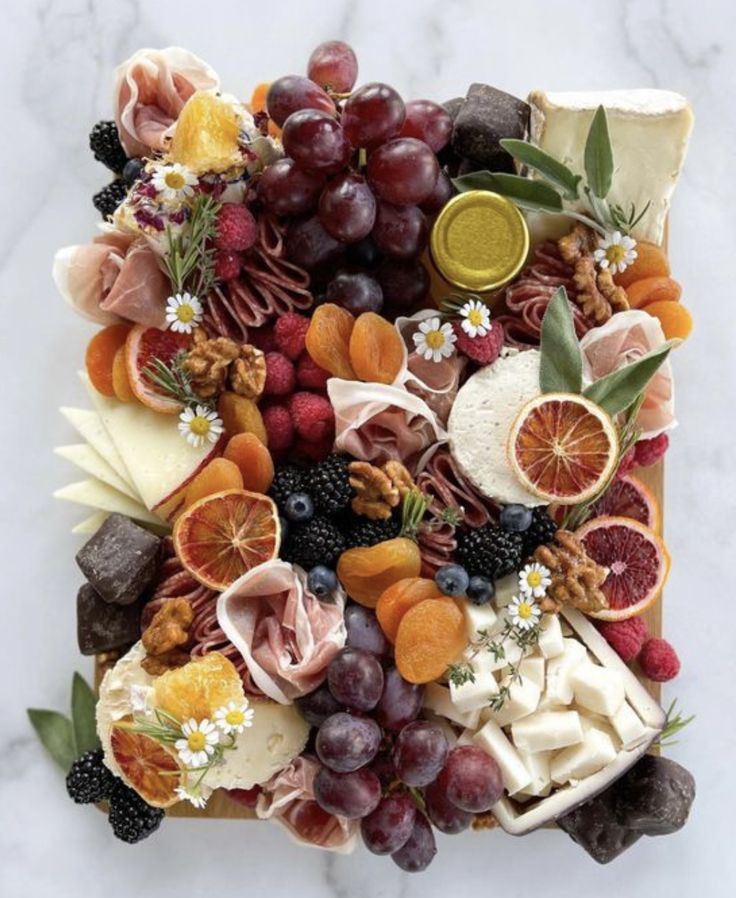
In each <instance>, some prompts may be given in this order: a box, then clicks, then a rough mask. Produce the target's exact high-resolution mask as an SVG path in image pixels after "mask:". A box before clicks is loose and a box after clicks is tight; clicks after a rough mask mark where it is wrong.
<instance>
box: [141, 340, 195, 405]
mask: <svg viewBox="0 0 736 898" xmlns="http://www.w3.org/2000/svg"><path fill="white" fill-rule="evenodd" d="M191 342H192V338H191V337H190V336H189V335H188V334H178V333H175V332H174V331H160V330H159V329H158V328H156V327H144V326H143V325H142V324H137V325H136V326H135V327H134V328H133V329H132V330H131V332H130V333H129V334H128V339H127V340H126V341H125V363H126V366H127V369H128V380H129V381H130V389H131V390H132V392H133V395H134V396H135V397H136V399H139V400H140V401H141V402H142V403H143V405H147V406H148V408H151V409H153V410H154V411H155V412H163V413H164V414H167V415H175V414H177V413H178V412H180V411H181V410H182V408H183V406H182V404H181V402H177V401H176V400H175V399H171V398H169V397H168V396H165V395H164V394H163V393H162V392H161V388H160V387H159V386H158V385H157V384H156V383H155V382H154V381H153V380H152V379H151V377H150V374H149V371H150V367H151V365H152V364H153V362H154V361H155V360H158V361H160V362H163V363H164V364H165V365H170V364H171V360H172V359H173V358H174V356H175V355H176V354H177V353H178V352H182V351H183V350H186V349H188V348H189V347H190V345H191Z"/></svg>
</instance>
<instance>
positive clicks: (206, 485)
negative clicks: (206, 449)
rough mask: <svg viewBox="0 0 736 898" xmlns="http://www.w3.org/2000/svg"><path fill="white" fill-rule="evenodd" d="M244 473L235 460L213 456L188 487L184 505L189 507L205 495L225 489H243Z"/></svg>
mask: <svg viewBox="0 0 736 898" xmlns="http://www.w3.org/2000/svg"><path fill="white" fill-rule="evenodd" d="M242 489H243V475H242V474H241V473H240V468H239V467H238V466H237V465H236V464H235V462H232V461H228V459H226V458H213V459H212V461H211V462H208V464H206V465H205V466H204V467H203V468H202V470H201V471H200V472H199V474H197V476H196V477H195V478H194V479H193V480H192V482H191V483H190V484H189V486H188V487H187V491H186V493H185V494H184V506H185V508H189V506H190V505H194V503H195V502H198V501H199V500H200V499H204V497H205V496H212V495H213V494H214V493H221V492H222V491H223V490H242Z"/></svg>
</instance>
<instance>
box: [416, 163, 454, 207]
mask: <svg viewBox="0 0 736 898" xmlns="http://www.w3.org/2000/svg"><path fill="white" fill-rule="evenodd" d="M454 193H455V188H454V187H453V186H452V181H451V180H450V179H449V178H448V177H447V175H446V174H445V173H444V172H443V171H442V170H441V169H440V173H439V174H438V175H437V181H436V182H435V185H434V187H433V188H432V192H431V193H430V195H429V196H428V197H427V198H426V199H425V200H424V201H423V202H422V203H420V205H419V208H420V209H421V210H422V212H427V213H432V212H439V211H440V209H441V208H442V207H443V206H444V205H445V203H446V202H447V201H448V200H449V199H451V198H452V195H453V194H454Z"/></svg>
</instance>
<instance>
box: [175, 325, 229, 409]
mask: <svg viewBox="0 0 736 898" xmlns="http://www.w3.org/2000/svg"><path fill="white" fill-rule="evenodd" d="M239 356H240V347H239V346H238V344H237V343H236V342H235V341H234V340H230V339H229V338H228V337H216V338H214V339H211V340H210V339H207V337H206V336H205V334H204V332H203V331H202V328H199V327H198V328H197V329H196V330H195V331H194V346H193V347H192V349H191V350H190V351H189V352H188V353H187V356H186V358H185V359H184V361H183V362H182V367H183V368H184V370H185V371H186V372H187V373H188V374H189V376H190V378H191V381H192V389H193V390H194V392H195V393H196V394H197V396H200V397H201V398H202V399H212V398H214V397H215V396H217V395H218V394H219V393H221V392H222V391H223V390H224V389H225V383H226V381H227V375H228V369H229V367H230V364H231V363H232V362H234V361H235V359H237V358H238V357H239Z"/></svg>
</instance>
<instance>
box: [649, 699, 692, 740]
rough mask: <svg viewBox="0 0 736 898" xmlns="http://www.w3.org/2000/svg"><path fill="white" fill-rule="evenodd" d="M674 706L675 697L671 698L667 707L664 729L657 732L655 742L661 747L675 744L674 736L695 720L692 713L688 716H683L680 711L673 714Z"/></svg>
mask: <svg viewBox="0 0 736 898" xmlns="http://www.w3.org/2000/svg"><path fill="white" fill-rule="evenodd" d="M676 706H677V699H673V700H672V703H671V704H670V706H669V708H667V714H666V717H665V722H664V729H663V730H662V732H661V733H660V734H659V738H658V739H657V742H658V743H659V744H660V746H661V747H662V748H668V747H669V746H671V745H677V741H678V740H677V739H675V738H674V737H675V736H677V735H678V734H679V733H681V732H682V731H683V730H684V729H685V727H686V726H688V725H689V724H691V723H692V722H693V720H695V715H694V714H691V715H690V716H689V717H683V716H682V714H681V713H680V712H678V713H677V714H675V707H676Z"/></svg>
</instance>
